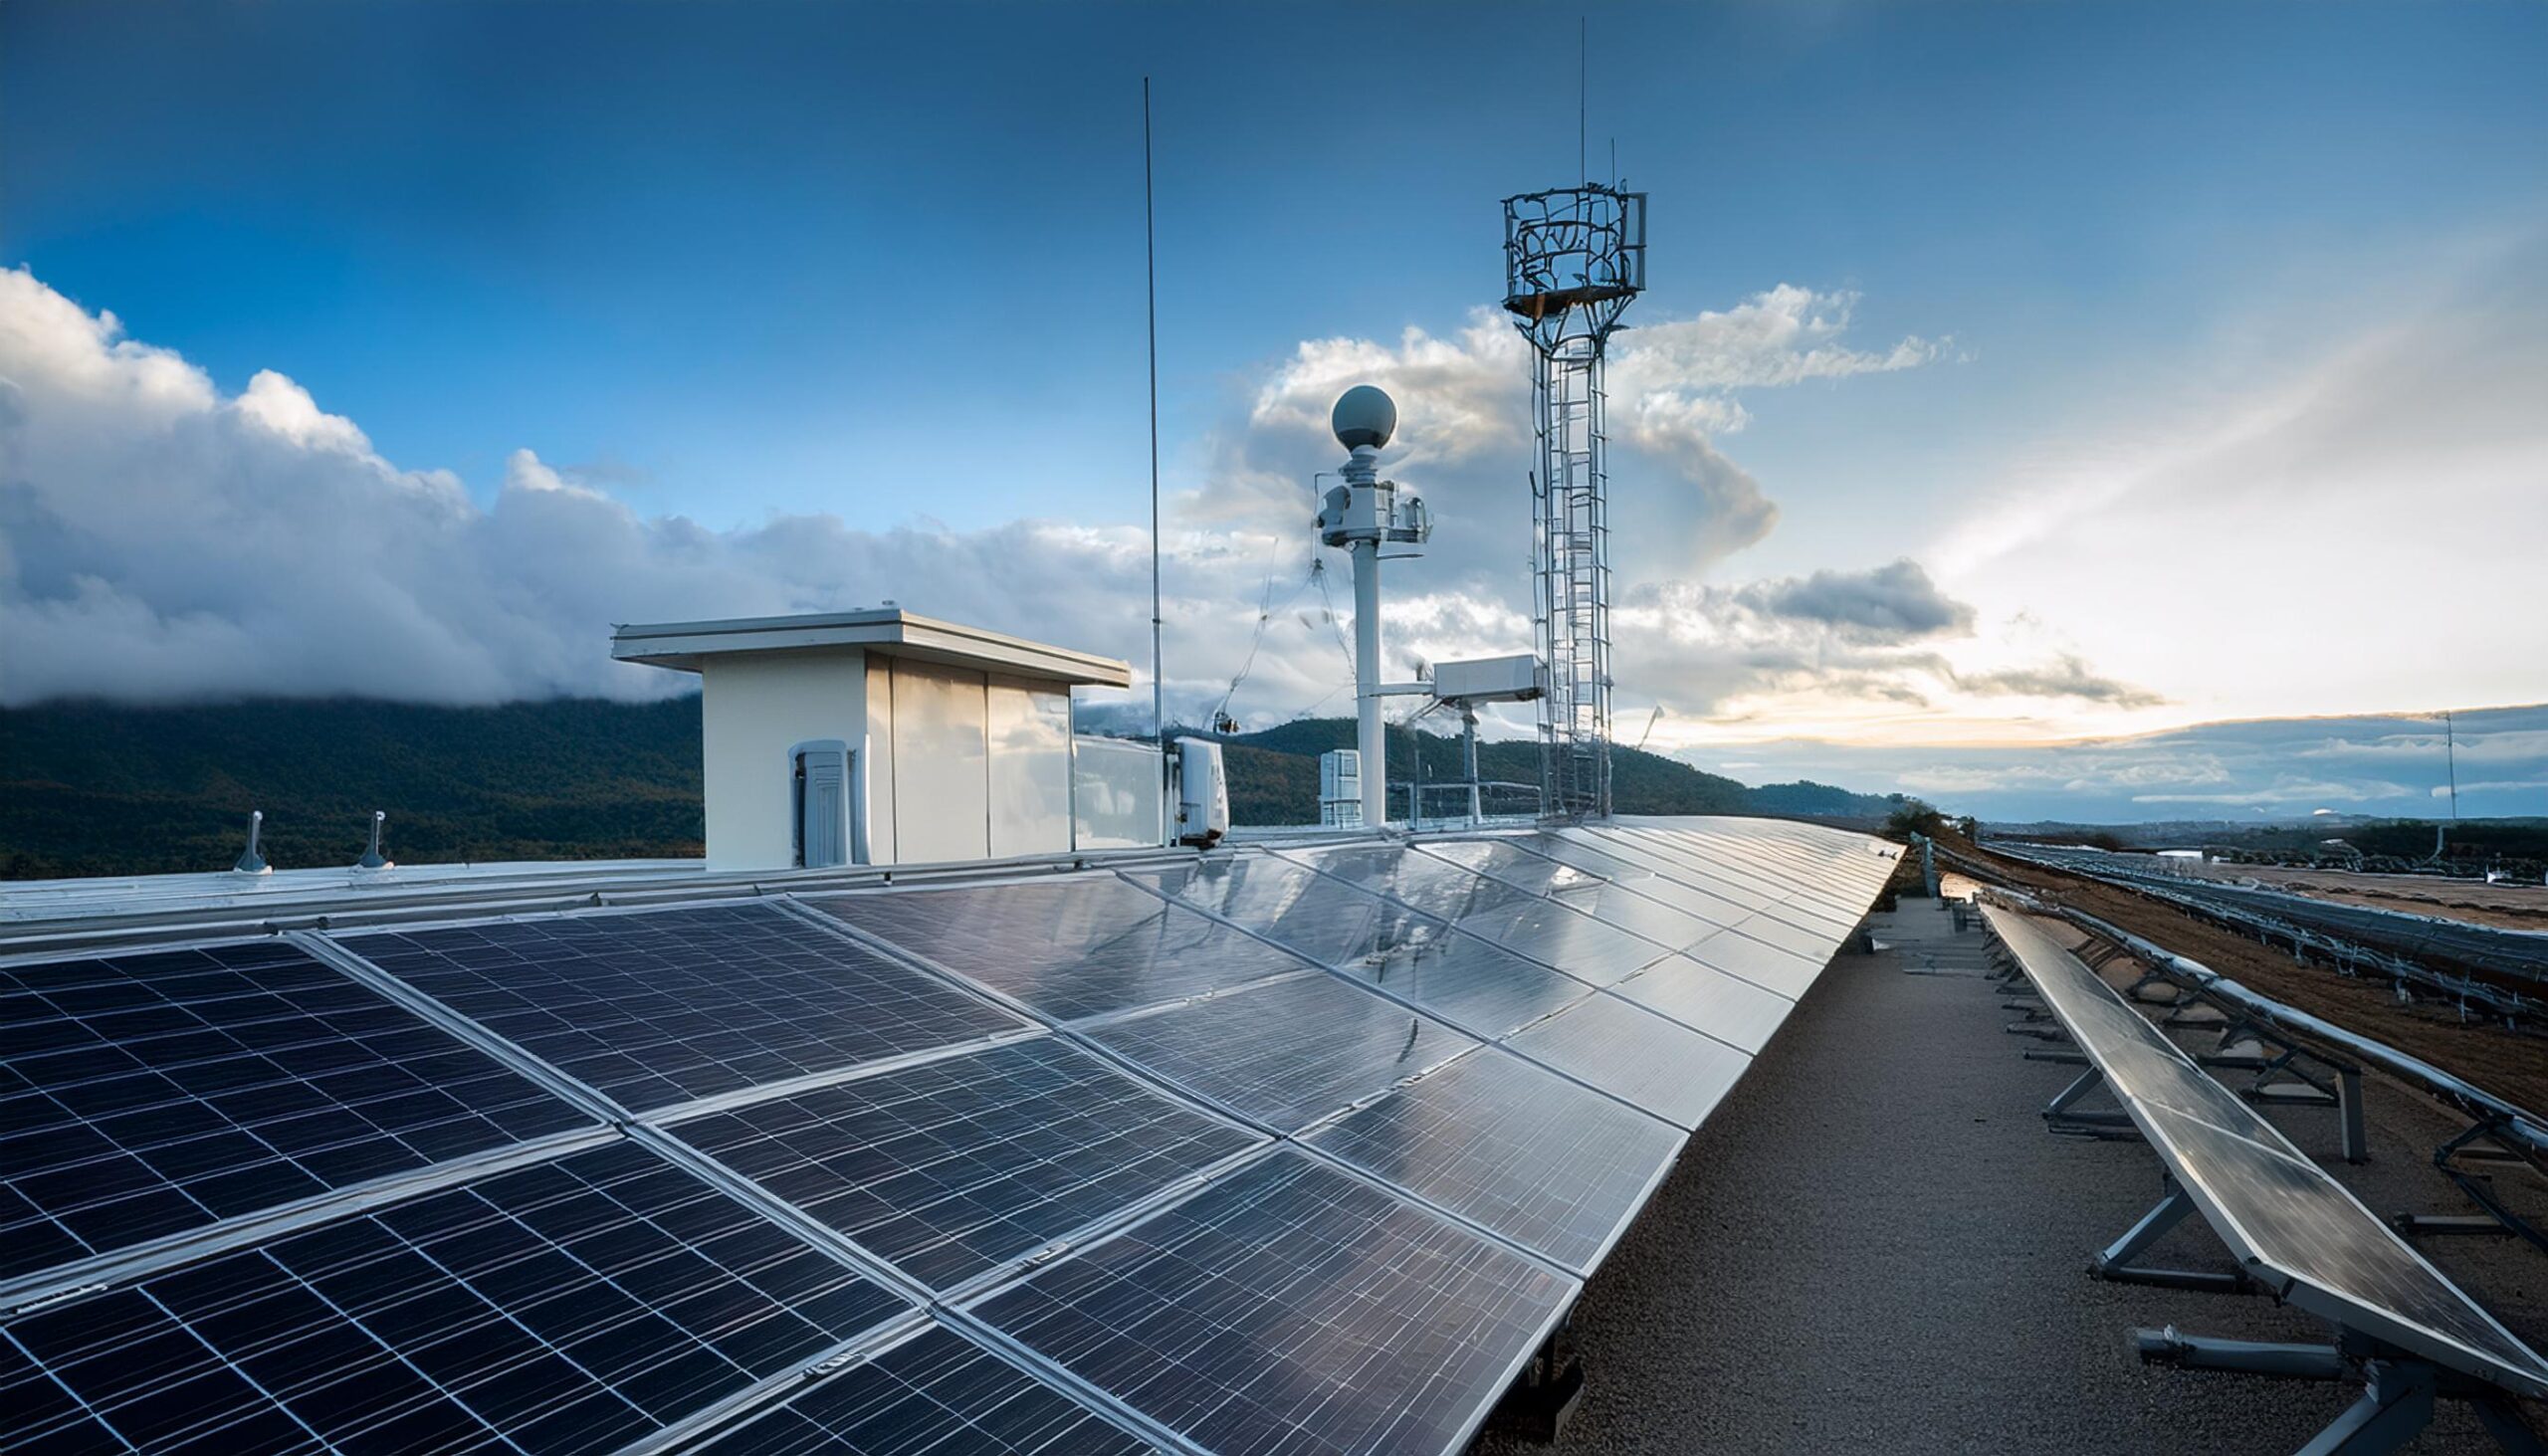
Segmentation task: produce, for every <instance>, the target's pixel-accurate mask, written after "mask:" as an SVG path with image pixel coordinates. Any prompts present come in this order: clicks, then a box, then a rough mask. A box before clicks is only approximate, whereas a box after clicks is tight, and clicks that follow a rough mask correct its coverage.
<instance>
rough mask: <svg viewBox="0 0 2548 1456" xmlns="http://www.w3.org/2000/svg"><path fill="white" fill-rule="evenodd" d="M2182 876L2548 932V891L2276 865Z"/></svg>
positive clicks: (2191, 870)
mask: <svg viewBox="0 0 2548 1456" xmlns="http://www.w3.org/2000/svg"><path fill="white" fill-rule="evenodd" d="M2186 873H2187V874H2189V875H2200V876H2202V877H2204V878H2205V879H2209V880H2253V881H2255V882H2257V883H2258V884H2262V885H2270V886H2272V887H2273V888H2274V889H2276V890H2288V891H2291V892H2293V893H2295V894H2299V895H2310V896H2315V897H2317V898H2318V899H2320V900H2333V901H2338V902H2340V903H2343V904H2346V905H2362V906H2368V907H2370V908H2371V909H2373V910H2400V911H2405V912H2407V913H2409V914H2411V915H2429V916H2437V917H2440V918H2441V919H2443V920H2454V921H2466V922H2467V923H2469V924H2470V925H2477V926H2495V927H2498V928H2500V929H2503V930H2507V931H2548V885H2487V884H2483V883H2480V882H2478V881H2474V880H2442V879H2437V878H2435V877H2432V876H2429V875H2355V874H2349V873H2347V872H2345V871H2342V870H2292V869H2284V868H2281V867H2279V866H2275V865H2195V864H2188V865H2187V866H2186Z"/></svg>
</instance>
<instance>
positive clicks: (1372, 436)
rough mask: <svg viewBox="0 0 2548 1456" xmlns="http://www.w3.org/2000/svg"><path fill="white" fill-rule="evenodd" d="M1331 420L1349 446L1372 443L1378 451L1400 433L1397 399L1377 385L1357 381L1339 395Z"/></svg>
mask: <svg viewBox="0 0 2548 1456" xmlns="http://www.w3.org/2000/svg"><path fill="white" fill-rule="evenodd" d="M1328 422H1329V423H1330V424H1331V425H1333V426H1334V427H1335V430H1336V440H1337V443H1338V444H1340V445H1343V446H1344V447H1345V448H1346V449H1348V450H1353V449H1356V448H1358V447H1360V446H1364V445H1369V446H1371V447H1372V448H1373V449H1375V450H1378V449H1380V447H1381V446H1384V445H1386V444H1388V443H1389V436H1391V435H1393V434H1395V433H1397V401H1395V400H1393V399H1391V398H1389V397H1388V395H1387V394H1386V393H1385V392H1383V391H1382V390H1380V388H1379V387H1377V386H1375V385H1370V384H1357V385H1355V386H1354V387H1353V388H1351V389H1348V390H1346V391H1345V392H1344V393H1343V394H1340V395H1338V396H1337V398H1336V410H1335V413H1334V414H1332V415H1330V416H1329V420H1328Z"/></svg>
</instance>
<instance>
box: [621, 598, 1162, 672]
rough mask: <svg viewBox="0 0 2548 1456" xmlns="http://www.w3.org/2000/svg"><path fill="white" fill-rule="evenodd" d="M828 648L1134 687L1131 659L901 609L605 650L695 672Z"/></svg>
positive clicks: (678, 634)
mask: <svg viewBox="0 0 2548 1456" xmlns="http://www.w3.org/2000/svg"><path fill="white" fill-rule="evenodd" d="M827 647H856V648H861V649H864V650H866V651H868V652H879V653H883V654H885V655H886V656H888V657H908V658H915V659H918V660H920V661H923V662H936V663H946V664H949V665H951V666H955V667H966V668H977V669H981V670H983V671H986V672H995V673H1015V674H1017V675H1018V676H1020V677H1028V678H1043V679H1047V680H1050V681H1054V682H1061V683H1070V684H1074V685H1078V684H1087V685H1090V686H1093V687H1100V688H1129V687H1131V686H1132V685H1133V669H1132V665H1131V664H1129V663H1126V662H1123V661H1120V660H1118V659H1116V658H1111V657H1099V656H1098V655H1097V654H1095V653H1090V652H1076V651H1073V650H1072V649H1070V648H1067V647H1054V646H1051V645H1050V644H1048V643H1042V642H1029V641H1027V640H1026V639H1025V638H1023V637H1011V636H1009V635H1007V634H1006V633H1003V632H992V631H989V630H987V629H984V628H981V627H967V626H964V625H962V624H961V623H957V622H943V621H940V620H939V619H937V618H935V617H924V616H921V615H919V614H917V613H914V612H907V611H904V610H903V609H902V608H900V607H871V608H867V609H865V610H861V611H855V612H811V613H806V614H803V615H800V616H793V617H726V618H722V619H719V620H716V621H707V622H654V623H649V624H644V625H635V624H632V625H628V626H623V627H620V628H619V629H617V630H616V631H614V632H612V633H611V635H610V655H611V656H612V657H613V658H614V659H616V660H618V661H620V662H641V663H644V664H646V665H647V666H649V667H658V668H670V669H672V670H673V671H675V672H684V673H695V672H698V671H699V670H700V663H701V662H702V661H703V660H704V659H707V658H710V657H716V656H721V655H724V654H728V653H743V652H802V651H806V650H809V649H811V650H819V649H822V648H827Z"/></svg>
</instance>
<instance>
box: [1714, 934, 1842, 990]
mask: <svg viewBox="0 0 2548 1456" xmlns="http://www.w3.org/2000/svg"><path fill="white" fill-rule="evenodd" d="M1837 948H1839V941H1838V940H1837V939H1834V940H1833V941H1832V943H1831V944H1829V945H1826V946H1824V947H1823V948H1822V953H1821V954H1819V955H1813V956H1805V955H1800V954H1798V953H1796V952H1795V951H1793V950H1785V949H1781V948H1780V947H1779V946H1776V945H1773V944H1770V943H1769V942H1767V941H1765V940H1756V939H1754V938H1752V936H1751V935H1750V934H1749V933H1747V932H1744V931H1741V930H1733V931H1719V932H1718V933H1716V934H1715V935H1713V936H1708V937H1707V938H1706V939H1704V940H1701V941H1700V942H1699V943H1697V944H1695V945H1693V946H1691V947H1690V948H1689V949H1688V950H1686V951H1684V952H1683V953H1684V954H1686V955H1688V956H1689V957H1690V958H1691V959H1693V960H1696V961H1698V962H1700V963H1701V964H1703V965H1710V966H1714V967H1715V968H1716V969H1718V970H1721V971H1724V972H1725V973H1726V974H1727V975H1731V976H1738V977H1740V978H1742V979H1744V980H1748V981H1750V982H1752V983H1753V984H1754V985H1756V986H1765V987H1767V988H1769V989H1770V990H1773V991H1776V992H1778V993H1779V994H1780V995H1783V996H1786V997H1788V998H1789V999H1790V1000H1796V999H1800V998H1802V997H1803V996H1804V995H1805V992H1806V991H1808V990H1811V989H1812V988H1813V981H1814V977H1816V976H1819V975H1820V974H1822V967H1823V966H1824V965H1825V964H1826V963H1828V961H1829V958H1830V955H1831V952H1832V951H1833V950H1835V949H1837Z"/></svg>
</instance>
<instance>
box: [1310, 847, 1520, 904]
mask: <svg viewBox="0 0 2548 1456" xmlns="http://www.w3.org/2000/svg"><path fill="white" fill-rule="evenodd" d="M1282 853H1283V857H1284V858H1286V859H1292V860H1298V861H1299V862H1301V863H1302V864H1305V865H1308V866H1310V867H1311V868H1312V869H1317V870H1323V871H1325V872H1327V873H1328V874H1331V875H1334V876H1335V877H1337V878H1338V879H1340V880H1344V881H1347V882H1348V883H1350V884H1354V885H1359V886H1361V887H1362V888H1363V889H1366V890H1370V891H1373V892H1375V893H1377V894H1380V895H1385V896H1387V897H1389V898H1390V899H1392V900H1395V901H1398V902H1399V903H1401V904H1404V905H1409V906H1413V907H1414V908H1415V909H1417V910H1420V911H1422V912H1424V913H1425V914H1426V915H1429V916H1436V917H1439V918H1440V919H1442V920H1446V921H1456V920H1459V919H1460V918H1462V917H1464V916H1470V915H1475V914H1477V913H1479V912H1481V911H1489V910H1495V909H1498V908H1500V907H1503V906H1509V905H1512V904H1515V903H1516V902H1523V901H1528V900H1529V899H1530V898H1531V894H1530V892H1529V891H1527V890H1523V889H1520V888H1518V887H1516V886H1512V885H1507V884H1504V883H1502V882H1500V881H1496V880H1490V879H1487V878H1486V877H1484V876H1482V875H1477V874H1473V873H1471V872H1469V871H1467V870H1464V869H1461V868H1460V867H1458V866H1456V865H1452V864H1448V863H1446V862H1444V861H1442V860H1438V859H1435V858H1433V857H1432V856H1431V855H1423V854H1411V853H1409V852H1408V851H1407V848H1406V846H1405V845H1402V844H1339V845H1328V846H1323V847H1321V848H1318V849H1294V850H1285V851H1283V852H1282Z"/></svg>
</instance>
